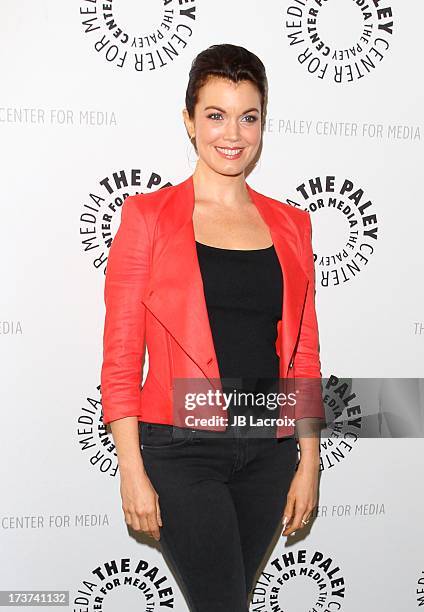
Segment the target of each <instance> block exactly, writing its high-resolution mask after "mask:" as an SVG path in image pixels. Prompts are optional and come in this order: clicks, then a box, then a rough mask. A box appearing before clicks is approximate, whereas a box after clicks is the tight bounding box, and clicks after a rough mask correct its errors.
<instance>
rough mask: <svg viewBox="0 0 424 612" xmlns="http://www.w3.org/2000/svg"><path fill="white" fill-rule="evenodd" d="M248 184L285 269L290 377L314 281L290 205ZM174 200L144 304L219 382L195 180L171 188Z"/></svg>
mask: <svg viewBox="0 0 424 612" xmlns="http://www.w3.org/2000/svg"><path fill="white" fill-rule="evenodd" d="M246 185H247V188H248V191H249V195H250V198H251V200H252V202H253V203H254V204H255V205H256V207H257V208H258V211H259V213H260V214H261V216H262V217H263V219H264V221H265V223H266V224H267V225H268V227H269V230H270V233H271V237H272V240H273V243H274V246H275V250H276V252H277V255H278V259H279V262H280V265H281V268H282V271H283V277H284V283H283V309H282V325H281V334H280V340H281V345H280V376H285V375H286V371H287V364H288V360H289V359H290V357H291V354H292V351H293V348H294V345H295V342H296V338H297V335H298V329H299V322H300V316H301V313H302V307H303V303H304V298H305V291H306V286H307V282H308V281H307V278H306V275H305V273H304V271H303V269H302V267H301V265H300V263H299V260H298V255H297V238H296V230H295V228H294V227H293V225H292V221H291V219H290V217H289V216H288V215H287V213H286V212H285V211H284V210H283V208H284V207H283V206H281V210H276V209H274V207H273V206H272V205H270V203H269V202H267V198H266V197H265V196H263V195H262V194H260V193H258V192H256V191H255V190H254V189H252V188H251V187H250V186H249V185H248V184H247V183H246ZM168 197H169V200H168V202H167V203H166V205H165V207H164V209H163V210H162V211H161V213H160V216H159V220H158V227H157V228H156V233H155V236H156V239H155V244H154V248H153V257H152V266H151V275H150V279H149V282H148V285H147V287H146V291H145V293H144V297H143V300H142V301H143V303H144V304H145V306H146V307H147V308H148V309H149V310H150V311H151V312H152V313H153V315H154V316H155V317H156V318H157V319H158V320H159V321H160V322H161V323H162V325H164V326H165V327H166V329H167V330H168V332H169V333H170V334H171V335H172V336H173V337H174V338H175V340H176V341H177V342H178V343H179V345H180V346H181V347H182V348H183V350H184V351H185V352H186V353H187V354H188V355H189V356H190V358H191V359H192V360H193V361H194V362H195V363H197V365H198V366H199V367H200V369H201V370H202V371H203V373H204V374H205V376H207V377H208V378H210V379H212V378H216V379H219V378H220V372H219V366H218V361H217V356H216V353H215V348H214V343H213V336H212V331H211V328H210V323H209V316H208V311H207V307H206V301H205V294H204V291H203V281H202V275H201V272H200V267H199V263H198V258H197V250H196V242H195V235H194V227H193V221H192V216H193V210H194V203H195V194H194V185H193V179H192V176H189V177H188V178H187V179H186V180H184V181H183V182H181V183H179V184H177V185H174V186H173V187H171V188H170V192H169V196H168ZM279 213H281V214H279Z"/></svg>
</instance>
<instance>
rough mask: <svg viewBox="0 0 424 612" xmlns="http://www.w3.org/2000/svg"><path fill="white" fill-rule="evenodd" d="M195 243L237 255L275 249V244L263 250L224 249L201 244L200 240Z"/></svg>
mask: <svg viewBox="0 0 424 612" xmlns="http://www.w3.org/2000/svg"><path fill="white" fill-rule="evenodd" d="M195 242H196V244H198V245H199V246H201V247H206V248H207V249H213V250H214V251H229V252H230V253H231V252H235V253H256V252H258V251H269V250H270V249H272V248H273V247H274V244H270V246H267V247H262V248H261V249H226V248H224V247H216V246H212V245H211V244H205V243H204V242H199V241H198V240H196V241H195Z"/></svg>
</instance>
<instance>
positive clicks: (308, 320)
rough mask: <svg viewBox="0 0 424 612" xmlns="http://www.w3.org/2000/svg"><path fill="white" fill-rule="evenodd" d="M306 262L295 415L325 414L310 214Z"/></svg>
mask: <svg viewBox="0 0 424 612" xmlns="http://www.w3.org/2000/svg"><path fill="white" fill-rule="evenodd" d="M302 265H303V269H304V270H305V272H306V276H307V278H308V287H307V290H306V297H305V302H304V306H303V313H302V318H301V324H300V331H299V336H298V340H297V344H296V349H295V354H294V359H293V368H294V376H295V379H296V387H297V388H298V391H299V392H298V395H297V402H296V408H295V418H296V420H297V419H302V418H304V417H318V418H320V419H321V418H324V416H325V409H324V406H323V402H322V387H321V361H320V356H319V334H318V322H317V315H316V310H315V265H314V255H313V251H312V224H311V217H310V214H309V213H307V216H306V227H305V231H304V238H303V247H302Z"/></svg>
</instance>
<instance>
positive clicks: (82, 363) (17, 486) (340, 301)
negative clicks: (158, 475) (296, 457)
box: [0, 0, 424, 612]
mask: <svg viewBox="0 0 424 612" xmlns="http://www.w3.org/2000/svg"><path fill="white" fill-rule="evenodd" d="M423 23H424V7H423V4H422V2H419V1H418V0H404V1H403V2H399V1H398V0H268V1H267V2H255V1H253V0H232V1H231V2H228V1H223V0H210V1H206V0H203V1H201V0H162V1H160V0H145V1H144V2H135V1H131V0H113V2H112V1H109V2H107V1H105V2H100V1H96V0H75V1H74V2H53V0H41V2H36V3H34V2H29V0H22V1H21V2H14V1H12V0H3V4H2V20H1V26H0V28H1V34H2V35H1V37H0V49H1V54H0V56H1V58H2V60H1V81H0V82H1V85H0V88H1V95H0V134H1V136H0V143H1V144H0V147H1V171H2V186H3V191H2V206H1V219H2V238H1V242H0V253H1V256H0V260H1V304H0V350H1V381H2V382H1V407H2V412H1V414H2V431H3V436H2V444H1V453H2V458H1V468H2V501H1V505H0V537H1V561H2V571H1V578H0V590H2V595H1V597H2V599H1V601H0V603H2V605H5V606H10V608H15V609H16V608H17V609H21V608H22V609H26V606H27V605H28V604H29V603H30V604H31V605H47V604H49V605H62V606H65V607H66V606H67V607H69V609H71V610H74V611H76V612H86V611H87V612H88V611H90V612H94V611H97V610H103V611H105V612H115V611H118V610H126V611H127V612H132V611H134V612H135V611H136V610H137V611H141V610H144V611H148V610H149V611H150V610H160V609H166V610H176V611H177V612H185V611H186V610H187V605H186V603H185V601H184V598H183V596H182V592H181V590H180V588H179V585H178V582H177V579H176V577H175V576H174V575H173V573H172V571H171V569H170V568H169V567H168V566H167V564H166V562H165V560H164V558H163V557H162V554H161V552H160V548H159V546H158V545H157V543H156V542H155V541H154V540H153V539H151V538H148V537H145V536H143V535H142V534H139V533H134V532H132V531H130V530H129V529H128V527H127V525H126V523H125V520H124V516H123V513H122V510H121V499H120V492H119V473H118V470H117V458H116V452H115V448H114V445H113V439H112V437H111V434H110V431H109V430H108V429H106V428H105V427H104V426H103V424H102V418H101V414H102V413H101V410H102V407H101V389H100V368H101V360H102V333H103V321H104V302H103V285H104V278H105V271H106V266H107V259H108V252H109V248H110V245H111V243H112V241H113V237H114V235H115V232H116V230H117V227H118V225H119V222H120V215H121V209H122V203H123V201H124V199H125V197H126V196H127V195H129V194H135V193H145V192H150V191H153V190H156V189H159V188H161V187H162V186H164V185H169V184H175V183H178V182H180V181H182V180H184V179H185V178H186V177H188V176H189V175H190V174H192V172H193V171H194V168H195V164H196V159H197V158H196V154H195V151H194V149H193V148H192V145H191V144H190V142H189V140H188V137H187V135H186V132H185V128H184V124H183V120H182V109H183V107H184V95H185V89H186V85H187V80H188V72H189V68H190V65H191V62H192V60H193V59H194V57H195V56H196V54H197V53H198V52H200V51H201V50H203V49H204V48H206V47H208V46H209V45H211V44H216V43H224V42H229V43H233V44H238V45H242V46H245V47H247V48H248V49H250V50H251V51H253V52H255V53H256V54H257V55H258V56H259V57H260V58H261V59H262V61H263V62H264V64H265V66H266V68H267V74H268V79H269V91H270V93H269V104H268V113H267V121H266V126H265V133H264V146H263V152H262V156H261V159H260V161H259V163H258V165H257V167H256V168H255V170H254V171H253V173H252V174H251V175H250V176H249V177H248V179H247V180H248V182H249V184H250V185H251V186H252V187H253V188H255V189H257V190H258V191H261V192H263V193H265V194H267V195H269V196H272V197H274V198H277V199H278V200H280V201H282V202H287V203H288V204H291V205H293V206H299V207H301V208H303V209H306V210H309V211H310V212H311V218H312V223H313V247H314V253H315V255H316V262H315V268H316V304H317V312H318V319H319V327H320V344H321V359H322V369H323V376H324V377H332V381H333V383H334V381H336V384H333V385H332V388H331V390H329V391H328V392H325V402H326V409H327V411H328V412H327V416H328V418H329V421H330V422H331V426H330V429H329V431H328V432H327V435H326V436H325V437H323V439H322V444H321V460H322V461H321V472H320V496H319V505H318V507H317V511H316V515H315V516H314V519H313V520H312V521H311V522H310V523H309V524H308V526H307V529H303V530H299V531H298V532H297V533H296V535H295V536H294V537H289V538H285V537H284V538H283V537H276V539H275V541H274V542H273V543H272V546H271V547H270V550H269V554H268V555H267V557H266V559H264V564H263V566H262V567H261V568H260V571H259V572H258V577H257V583H256V586H255V589H254V592H253V595H252V601H251V610H252V611H256V610H258V611H259V610H261V611H265V612H275V611H283V610H284V611H285V612H315V611H317V612H318V611H323V612H325V611H327V612H336V611H337V612H338V611H343V612H358V610H361V611H363V612H374V611H375V610H385V611H386V612H398V611H399V610H403V611H405V612H412V611H413V610H418V609H420V607H421V606H423V605H424V556H423V546H422V543H423V538H424V524H423V516H424V495H423V487H422V482H423V468H424V460H423V455H424V453H423V439H422V436H423V404H424V402H423V395H424V389H423V385H422V380H421V377H422V376H423V371H424V351H423V347H424V299H423V298H424V295H423V293H424V292H423V248H422V244H423V228H424V212H423V211H424V207H423V202H422V190H423V167H424V165H423V162H424V158H423V152H424V146H423V139H424V132H423V130H424V121H423V78H422V74H423V59H424V58H423V36H422V26H423ZM147 369H148V358H147V360H146V366H145V371H144V376H145V375H146V372H147ZM355 379H360V381H361V384H360V387H359V388H360V391H359V392H358V391H357V390H355V385H354V380H355ZM258 529H260V525H258ZM278 535H279V534H277V536H278ZM4 591H11V594H8V593H4ZM32 591H42V592H43V593H44V595H40V596H39V597H37V596H36V595H35V596H31V595H30V594H28V595H27V596H24V595H23V593H25V592H32ZM48 591H52V592H55V593H56V595H55V594H54V593H51V594H50V595H49V594H47V593H46V592H48ZM31 597H33V599H31ZM229 612H230V611H229Z"/></svg>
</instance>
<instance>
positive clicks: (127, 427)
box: [101, 196, 162, 540]
mask: <svg viewBox="0 0 424 612" xmlns="http://www.w3.org/2000/svg"><path fill="white" fill-rule="evenodd" d="M136 198H137V199H136ZM139 202H140V196H136V197H135V196H130V197H127V199H126V200H125V202H124V204H123V207H122V214H121V224H120V226H119V228H118V231H117V233H116V235H115V238H114V239H113V242H112V245H111V247H110V251H109V257H108V262H107V269H106V278H105V289H104V299H105V305H106V315H105V324H104V332H103V364H102V370H101V392H102V406H103V422H104V423H105V424H107V423H110V426H111V430H112V436H113V441H114V443H115V447H116V453H117V457H118V466H119V473H120V478H121V497H122V509H123V511H124V514H125V520H126V522H127V524H128V525H130V526H131V527H132V528H133V529H135V530H142V531H146V532H148V533H150V534H151V535H152V536H153V537H154V538H155V539H157V540H158V539H159V525H161V524H162V522H161V520H160V509H159V503H158V495H157V493H156V491H155V490H154V488H153V486H152V484H151V482H150V480H149V478H148V476H147V474H146V471H145V469H144V464H143V459H142V454H141V450H140V440H139V433H138V415H139V414H140V390H141V383H142V376H143V365H144V353H145V314H146V313H145V306H144V304H143V303H142V301H141V299H142V297H143V294H144V290H145V287H146V284H147V281H148V278H149V268H150V263H149V252H150V248H149V237H148V232H147V227H146V223H145V220H144V217H143V214H142V212H141V210H140V208H139Z"/></svg>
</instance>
